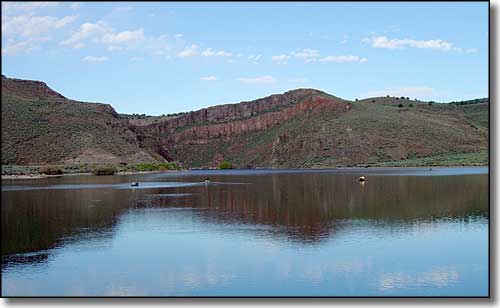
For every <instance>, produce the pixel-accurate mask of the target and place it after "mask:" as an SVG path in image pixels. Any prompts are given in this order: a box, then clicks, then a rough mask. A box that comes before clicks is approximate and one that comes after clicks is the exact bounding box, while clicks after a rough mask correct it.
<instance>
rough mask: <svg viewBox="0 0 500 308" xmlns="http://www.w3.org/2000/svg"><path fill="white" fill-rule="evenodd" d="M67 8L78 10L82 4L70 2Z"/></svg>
mask: <svg viewBox="0 0 500 308" xmlns="http://www.w3.org/2000/svg"><path fill="white" fill-rule="evenodd" d="M69 7H70V8H71V9H72V10H78V9H80V8H81V7H82V3H81V2H72V3H71V4H70V5H69Z"/></svg>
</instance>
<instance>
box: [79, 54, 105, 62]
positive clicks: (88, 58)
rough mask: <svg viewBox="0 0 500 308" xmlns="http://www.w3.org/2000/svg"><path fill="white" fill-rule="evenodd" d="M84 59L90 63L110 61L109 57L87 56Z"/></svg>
mask: <svg viewBox="0 0 500 308" xmlns="http://www.w3.org/2000/svg"><path fill="white" fill-rule="evenodd" d="M82 60H83V61H85V62H89V63H97V62H104V61H108V58H107V57H96V56H86V57H84V58H83V59H82Z"/></svg>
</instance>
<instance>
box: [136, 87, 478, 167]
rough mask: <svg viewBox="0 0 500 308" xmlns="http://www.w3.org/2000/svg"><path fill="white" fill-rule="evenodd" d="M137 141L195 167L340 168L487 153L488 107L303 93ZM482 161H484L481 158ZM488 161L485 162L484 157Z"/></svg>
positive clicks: (202, 117) (162, 125)
mask: <svg viewBox="0 0 500 308" xmlns="http://www.w3.org/2000/svg"><path fill="white" fill-rule="evenodd" d="M134 130H135V131H136V133H137V135H138V138H139V140H141V142H143V143H144V144H147V145H148V146H150V147H153V148H154V149H155V151H157V152H158V153H162V155H163V156H164V157H168V158H169V159H173V160H179V161H182V162H184V163H185V164H186V165H189V166H192V167H216V166H218V165H219V163H220V162H221V161H223V160H227V161H229V162H230V163H232V164H233V165H235V166H237V167H243V168H246V167H252V168H253V167H276V168H303V167H335V166H354V165H360V164H372V165H373V164H380V163H383V162H398V161H401V160H403V161H410V160H415V159H419V158H423V157H429V156H447V155H458V154H463V153H477V152H481V153H486V151H487V149H488V103H487V102H485V101H484V100H481V101H478V102H477V103H475V104H460V105H458V104H438V103H432V102H420V101H411V100H408V99H407V98H395V97H377V98H370V99H364V100H361V101H348V100H343V99H340V98H338V97H335V96H332V95H329V94H327V93H324V92H321V91H318V90H313V89H298V90H293V91H289V92H286V93H284V94H280V95H272V96H269V97H266V98H262V99H258V100H255V101H251V102H242V103H239V104H230V105H221V106H215V107H210V108H205V109H201V110H198V111H194V112H189V113H185V114H181V115H179V116H176V117H173V118H170V119H166V120H164V121H159V122H156V123H151V124H149V125H140V126H135V128H134ZM483 156H484V155H483ZM483 161H484V159H483Z"/></svg>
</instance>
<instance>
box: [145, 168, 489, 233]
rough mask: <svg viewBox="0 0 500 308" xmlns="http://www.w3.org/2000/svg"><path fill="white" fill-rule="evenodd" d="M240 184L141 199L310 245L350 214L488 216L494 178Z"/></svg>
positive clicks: (270, 179)
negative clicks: (185, 195)
mask: <svg viewBox="0 0 500 308" xmlns="http://www.w3.org/2000/svg"><path fill="white" fill-rule="evenodd" d="M214 180H216V181H224V177H222V176H221V177H219V178H217V179H214ZM227 180H228V179H226V181H227ZM231 180H233V178H231ZM238 181H240V182H247V183H252V184H249V185H232V186H226V185H219V186H210V187H209V188H204V187H203V188H199V191H198V194H197V195H194V196H192V197H189V198H176V199H173V198H151V199H149V200H148V201H146V200H144V201H142V202H141V203H140V204H141V206H165V207H168V206H188V207H191V206H194V207H197V208H207V209H209V210H208V211H202V212H200V213H199V214H197V215H199V216H198V217H199V219H201V220H202V221H205V222H209V223H214V224H218V223H224V224H231V223H238V224H264V225H269V226H272V227H274V229H273V231H272V232H275V233H276V234H283V233H284V234H287V236H289V237H290V238H291V239H292V240H294V239H296V240H299V241H303V242H311V241H312V242H314V241H316V240H319V239H321V238H326V237H328V236H329V235H330V234H331V232H333V231H334V230H337V229H338V228H341V227H342V221H343V220H344V219H349V218H357V219H371V220H384V221H394V220H397V221H399V222H404V223H412V222H415V221H420V220H432V219H437V218H451V219H467V218H468V217H469V216H482V217H487V216H488V181H487V177H486V176H481V175H480V176H455V177H453V176H452V177H404V176H385V177H376V176H374V177H371V178H370V179H369V180H368V182H367V183H366V184H365V185H364V186H361V185H359V184H358V183H357V182H356V177H355V176H350V175H337V176H335V177H332V176H330V175H327V174H302V175H290V174H274V175H267V176H258V177H243V178H240V179H238Z"/></svg>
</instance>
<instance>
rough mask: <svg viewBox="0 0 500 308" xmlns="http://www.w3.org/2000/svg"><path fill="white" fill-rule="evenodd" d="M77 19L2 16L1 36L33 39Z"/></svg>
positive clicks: (66, 17) (75, 17) (72, 17)
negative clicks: (19, 36)
mask: <svg viewBox="0 0 500 308" xmlns="http://www.w3.org/2000/svg"><path fill="white" fill-rule="evenodd" d="M76 19H77V16H65V17H62V18H57V17H52V16H34V15H31V14H27V15H19V16H14V17H11V16H2V35H5V36H10V35H16V34H18V35H21V36H24V37H33V36H36V35H39V34H41V33H45V32H50V31H53V30H57V29H61V28H63V27H65V26H66V25H68V24H70V23H72V22H73V21H75V20H76Z"/></svg>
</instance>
